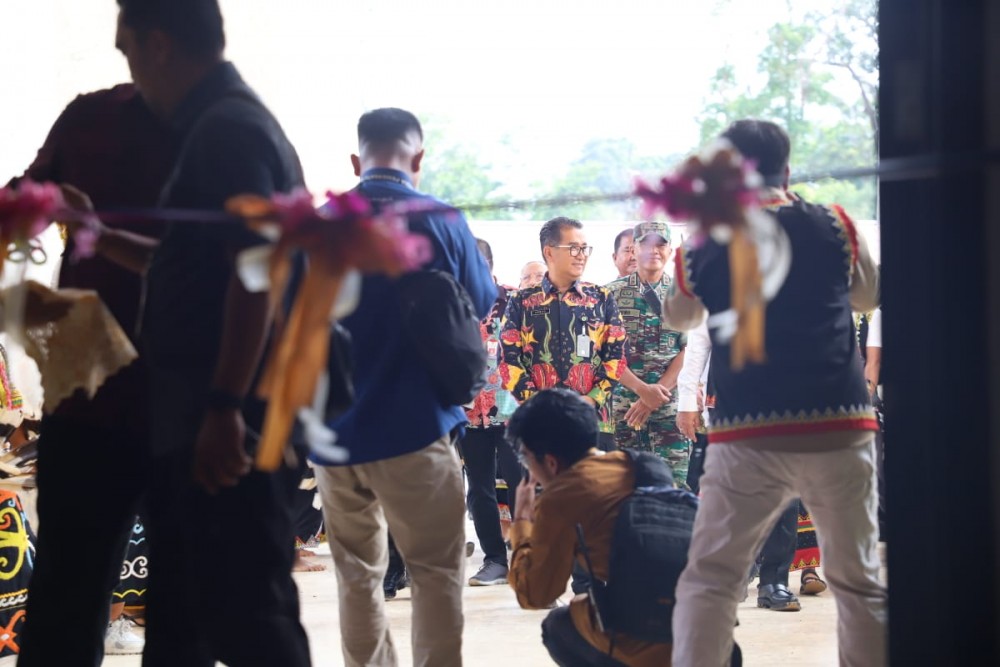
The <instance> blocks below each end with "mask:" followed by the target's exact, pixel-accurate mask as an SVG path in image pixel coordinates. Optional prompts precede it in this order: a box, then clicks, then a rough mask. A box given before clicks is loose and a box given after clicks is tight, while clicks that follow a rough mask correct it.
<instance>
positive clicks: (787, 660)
mask: <svg viewBox="0 0 1000 667" xmlns="http://www.w3.org/2000/svg"><path fill="white" fill-rule="evenodd" d="M467 534H469V535H474V533H473V532H472V526H471V524H469V526H468V531H467ZM317 551H318V557H317V558H315V559H313V560H315V561H317V562H320V563H323V564H325V565H326V566H327V568H328V569H327V571H325V572H301V573H296V575H295V580H296V582H297V583H298V586H299V592H300V595H301V599H302V617H303V622H304V623H305V626H306V630H307V632H308V633H309V640H310V643H311V647H312V656H313V664H314V665H316V666H317V667H325V666H328V665H330V666H333V665H343V664H344V662H343V659H342V657H341V653H340V634H339V629H338V621H337V617H338V612H337V590H336V589H337V585H336V578H335V577H334V575H333V572H332V571H330V570H331V568H332V561H331V558H330V555H329V552H328V551H326V549H325V547H321V548H320V549H319V550H317ZM481 562H482V553H481V552H480V551H479V550H478V549H477V551H476V553H475V554H474V555H473V556H472V557H471V558H470V559H469V560H468V564H467V570H468V572H467V574H470V575H471V574H472V573H474V572H475V570H476V569H477V568H478V567H479V564H480V563H481ZM883 562H884V561H883ZM820 576H822V570H820ZM790 584H791V587H792V590H793V591H797V590H798V574H793V575H792V578H791V580H790ZM754 593H755V590H754V589H753V587H751V595H750V597H749V598H748V599H747V601H746V602H744V603H743V604H741V605H740V609H739V618H740V626H739V627H738V628H737V629H736V640H737V641H738V642H739V643H740V645H741V646H742V648H743V655H744V663H745V664H746V665H748V666H750V667H754V666H756V665H772V664H788V665H796V667H832V666H834V665H837V643H836V622H837V612H836V606H835V603H834V600H833V595H832V594H831V593H830V591H827V592H825V593H823V594H822V595H819V596H817V597H809V596H802V610H801V611H799V612H774V611H770V610H766V609H758V608H757V606H756V596H755V595H754ZM569 597H570V595H566V596H564V598H563V599H564V600H568V599H569ZM387 609H388V613H389V618H390V622H391V625H392V633H393V638H394V640H395V642H396V647H397V650H398V652H399V655H400V664H401V665H409V664H410V660H411V655H410V642H409V637H410V604H409V589H404V590H403V591H401V592H400V594H399V597H397V599H396V600H394V601H392V602H389V603H387ZM545 613H546V612H544V611H542V612H538V611H524V610H522V609H520V608H519V607H518V605H517V601H516V600H515V599H514V595H513V593H512V592H511V590H510V589H509V588H508V587H507V586H491V587H480V588H472V587H468V588H466V589H465V633H464V649H463V654H464V656H465V664H466V665H469V666H472V667H492V666H494V665H498V666H499V665H518V666H519V667H522V666H523V667H536V666H538V667H542V666H544V665H551V664H552V662H551V661H550V660H549V659H548V654H547V653H546V651H545V649H544V647H543V646H542V644H541V634H540V629H539V627H540V624H541V621H542V618H543V617H544V616H545ZM140 632H141V631H140ZM140 662H141V660H140V657H139V656H108V657H107V658H106V659H105V661H104V665H105V666H106V667H138V665H140ZM0 664H2V663H0Z"/></svg>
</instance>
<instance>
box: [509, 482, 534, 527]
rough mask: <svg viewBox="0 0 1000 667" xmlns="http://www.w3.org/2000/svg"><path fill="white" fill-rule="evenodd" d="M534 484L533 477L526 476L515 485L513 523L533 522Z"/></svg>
mask: <svg viewBox="0 0 1000 667" xmlns="http://www.w3.org/2000/svg"><path fill="white" fill-rule="evenodd" d="M536 484H537V482H536V481H535V478H534V476H532V475H528V476H527V477H525V478H524V479H522V480H521V483H520V484H518V485H517V490H516V491H515V493H514V505H515V509H514V521H534V519H535V485H536Z"/></svg>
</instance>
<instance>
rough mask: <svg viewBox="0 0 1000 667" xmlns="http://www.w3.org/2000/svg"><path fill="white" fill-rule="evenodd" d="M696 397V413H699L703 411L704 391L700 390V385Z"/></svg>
mask: <svg viewBox="0 0 1000 667" xmlns="http://www.w3.org/2000/svg"><path fill="white" fill-rule="evenodd" d="M696 396H697V400H698V412H701V411H702V410H704V409H705V391H704V390H703V389H702V388H701V385H699V386H698V393H697V394H696Z"/></svg>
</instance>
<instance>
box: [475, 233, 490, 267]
mask: <svg viewBox="0 0 1000 667" xmlns="http://www.w3.org/2000/svg"><path fill="white" fill-rule="evenodd" d="M476 247H477V248H479V253H480V254H481V255H482V256H483V257H484V258H485V259H486V263H487V264H488V265H489V267H490V271H492V270H493V248H491V247H490V244H489V242H488V241H486V239H476Z"/></svg>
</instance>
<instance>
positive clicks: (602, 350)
mask: <svg viewBox="0 0 1000 667" xmlns="http://www.w3.org/2000/svg"><path fill="white" fill-rule="evenodd" d="M538 236H539V241H540V242H541V247H542V256H543V257H544V258H545V265H546V267H547V269H548V270H547V272H546V274H545V277H544V278H543V279H542V283H541V285H537V286H535V287H529V288H527V289H523V290H520V291H519V292H518V293H517V294H516V295H515V296H514V297H512V298H511V299H510V301H509V302H508V303H507V312H506V314H505V316H504V321H503V325H502V332H501V335H500V345H501V350H502V355H503V360H502V363H501V364H500V375H501V378H502V379H503V383H504V388H505V389H507V390H509V391H510V392H512V393H513V394H514V398H516V399H517V400H518V401H519V402H523V401H524V400H526V399H527V398H528V397H529V396H531V395H532V394H534V393H535V392H537V391H541V390H542V389H548V388H550V387H556V386H565V387H569V388H570V389H573V390H574V391H576V392H578V393H580V394H582V395H583V396H584V398H586V399H587V400H588V401H589V402H590V403H591V404H593V406H594V408H595V409H596V410H597V412H598V414H599V416H600V419H601V421H602V422H605V423H610V422H609V415H608V414H607V413H608V407H609V406H610V398H611V391H612V390H613V389H614V387H615V385H616V384H618V380H619V373H620V368H621V366H620V364H621V360H622V353H623V350H624V344H625V329H624V328H623V327H622V323H621V318H620V317H619V316H618V306H617V305H615V300H614V299H613V298H611V294H610V293H609V292H608V290H607V289H606V288H604V287H600V286H598V285H594V284H592V283H586V282H583V281H581V280H580V278H581V276H582V275H583V271H584V269H585V268H586V267H587V259H588V258H589V257H590V254H591V252H593V247H592V246H588V245H587V240H586V237H585V236H584V234H583V225H581V224H580V223H579V222H578V221H576V220H572V219H570V218H562V217H560V218H553V219H552V220H549V221H548V222H546V223H545V224H544V225H543V226H542V229H541V231H540V232H539V235H538ZM598 443H599V445H600V446H601V448H602V449H613V448H614V436H613V434H612V433H610V432H609V433H602V434H601V435H599V437H598Z"/></svg>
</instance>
